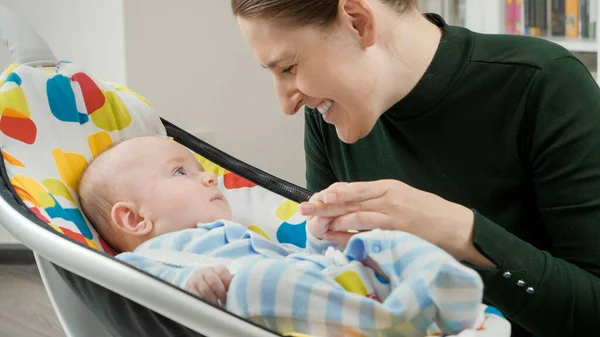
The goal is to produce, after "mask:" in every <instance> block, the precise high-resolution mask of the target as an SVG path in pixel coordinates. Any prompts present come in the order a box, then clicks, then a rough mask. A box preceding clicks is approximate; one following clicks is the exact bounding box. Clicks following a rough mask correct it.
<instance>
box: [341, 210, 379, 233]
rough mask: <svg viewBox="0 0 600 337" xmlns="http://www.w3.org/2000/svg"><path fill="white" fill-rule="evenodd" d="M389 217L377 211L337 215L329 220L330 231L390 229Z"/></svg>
mask: <svg viewBox="0 0 600 337" xmlns="http://www.w3.org/2000/svg"><path fill="white" fill-rule="evenodd" d="M390 220H391V219H390V217H389V216H387V215H386V214H384V213H379V212H356V213H350V214H345V215H342V216H339V217H337V218H335V219H333V220H332V221H331V223H330V224H329V230H330V231H331V232H347V231H349V230H356V231H365V230H371V229H375V228H381V229H390Z"/></svg>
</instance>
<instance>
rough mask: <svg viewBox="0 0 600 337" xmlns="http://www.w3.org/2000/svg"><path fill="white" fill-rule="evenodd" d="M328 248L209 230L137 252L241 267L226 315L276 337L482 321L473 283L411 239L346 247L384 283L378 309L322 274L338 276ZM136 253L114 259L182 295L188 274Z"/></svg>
mask: <svg viewBox="0 0 600 337" xmlns="http://www.w3.org/2000/svg"><path fill="white" fill-rule="evenodd" d="M330 246H333V247H336V245H334V244H332V243H329V242H325V241H320V240H317V239H315V238H314V237H312V236H311V235H310V233H307V244H306V247H307V248H306V249H300V248H298V247H296V246H292V245H285V244H279V243H275V242H272V241H269V240H267V239H265V238H264V237H262V236H261V235H259V234H257V233H255V232H253V231H251V230H249V229H247V228H246V227H244V226H242V225H239V224H236V223H233V222H229V221H216V222H214V223H209V224H198V226H197V228H195V229H189V230H185V231H180V232H175V233H170V234H165V235H162V236H160V237H157V238H154V239H152V240H150V241H147V242H146V243H144V244H142V245H141V246H140V247H138V249H136V251H138V250H140V249H149V248H159V249H171V250H178V251H183V252H188V253H194V254H198V255H210V256H215V257H227V258H233V259H243V260H244V264H243V267H241V268H240V269H239V270H238V271H237V273H236V274H235V276H234V278H233V280H232V282H231V285H230V288H229V292H228V297H227V309H228V310H230V311H231V312H233V313H235V314H238V315H240V316H242V317H245V318H248V319H250V320H253V321H255V322H257V323H258V324H262V325H266V326H267V327H268V328H271V329H275V330H278V331H283V332H285V331H294V332H302V333H307V334H313V335H318V336H329V335H348V334H352V333H354V332H359V333H361V334H363V335H372V336H383V335H394V336H423V335H425V332H426V330H427V328H429V327H430V326H432V324H435V325H436V326H437V327H438V328H439V329H441V331H442V332H443V333H446V334H456V333H458V332H460V331H462V330H464V329H469V328H471V327H473V325H474V324H475V322H476V320H477V319H478V317H479V315H480V309H481V307H480V306H481V301H482V295H483V283H482V281H481V278H480V277H479V275H478V274H477V273H476V272H475V271H473V270H471V269H469V268H467V267H466V266H463V265H462V264H460V263H459V262H457V261H456V260H455V259H454V258H452V257H451V256H450V255H449V254H447V253H446V252H444V251H443V250H442V249H439V248H438V247H436V246H434V245H432V244H430V243H428V242H426V241H425V240H422V239H420V238H419V237H416V236H414V235H411V234H408V233H404V232H400V231H382V230H373V231H370V232H363V233H360V234H357V235H355V236H354V237H353V238H352V239H351V240H350V242H349V243H348V246H347V247H345V249H344V251H343V253H344V256H345V257H346V258H347V259H348V260H350V261H354V260H359V261H363V260H364V259H365V258H366V257H367V256H368V257H370V258H371V259H373V260H374V261H375V262H376V263H377V264H378V265H379V266H380V267H381V269H382V270H383V271H384V272H385V274H386V275H387V276H388V278H389V280H390V284H389V286H390V291H391V293H390V295H389V296H387V298H384V299H381V300H382V301H381V302H380V301H377V300H374V299H371V298H368V297H366V296H363V295H361V294H358V293H354V292H349V291H347V290H345V289H344V288H343V287H342V285H340V284H339V283H338V282H336V281H335V279H333V278H332V277H330V276H328V274H326V273H325V272H326V271H328V270H331V268H343V266H342V267H340V266H339V265H336V264H335V262H334V261H332V259H331V258H329V257H326V256H324V255H323V254H324V252H325V251H326V249H327V248H328V247H330ZM336 248H341V247H336ZM136 251H134V252H132V253H123V254H120V255H118V256H117V258H119V259H121V260H123V261H125V262H127V263H130V264H132V265H134V266H136V267H138V268H140V269H142V270H145V271H147V272H149V273H151V274H153V275H156V276H157V277H159V278H161V279H163V280H165V281H167V282H170V283H172V284H174V285H176V286H179V287H182V288H183V287H185V285H186V282H187V280H188V279H189V277H190V275H191V274H192V273H193V272H194V270H195V267H186V266H178V265H176V264H167V263H161V262H157V261H154V260H151V259H147V258H144V257H141V256H139V255H138V254H136ZM199 258H202V257H201V256H199ZM363 281H365V282H368V280H363Z"/></svg>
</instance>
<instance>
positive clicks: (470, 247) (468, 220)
mask: <svg viewBox="0 0 600 337" xmlns="http://www.w3.org/2000/svg"><path fill="white" fill-rule="evenodd" d="M461 207H462V208H463V213H464V215H463V216H462V219H463V222H462V223H463V225H462V228H463V229H464V230H463V231H458V232H461V233H462V235H461V236H462V237H461V239H460V240H458V242H461V243H462V244H461V247H460V249H459V252H460V253H459V256H457V258H458V260H460V261H465V262H468V263H470V264H472V265H475V266H479V267H486V268H497V266H496V265H495V264H494V263H493V262H492V261H490V260H489V259H488V258H486V257H485V256H484V255H483V254H481V253H480V252H479V251H478V250H477V248H475V245H474V244H473V231H474V229H475V213H474V212H473V210H471V209H469V208H466V207H463V206H461Z"/></svg>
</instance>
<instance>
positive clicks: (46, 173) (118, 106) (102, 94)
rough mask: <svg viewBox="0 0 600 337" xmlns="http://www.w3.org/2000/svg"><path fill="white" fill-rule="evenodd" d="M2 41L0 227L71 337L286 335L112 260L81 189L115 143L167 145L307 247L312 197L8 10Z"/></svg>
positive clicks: (498, 328)
mask: <svg viewBox="0 0 600 337" xmlns="http://www.w3.org/2000/svg"><path fill="white" fill-rule="evenodd" d="M0 40H1V41H2V42H4V44H6V45H7V46H8V49H9V51H10V54H11V56H12V58H13V61H14V64H12V65H11V66H9V67H8V68H7V69H6V70H5V71H4V72H3V73H2V75H0V114H1V117H0V135H1V138H0V146H1V150H2V151H1V153H0V154H1V159H2V160H0V196H1V198H0V223H1V224H2V225H3V226H5V227H6V228H7V230H8V231H9V232H10V233H11V235H13V236H14V237H15V238H17V239H18V240H19V241H20V242H22V243H23V244H24V245H26V246H27V247H29V248H30V249H31V250H32V251H33V252H34V255H35V257H36V261H37V265H38V268H39V270H40V273H41V275H42V278H43V281H44V286H45V287H46V290H47V292H48V295H49V297H50V300H51V302H52V304H53V308H54V310H55V311H56V313H57V316H58V318H59V320H60V322H61V325H62V327H63V329H64V331H65V333H66V335H67V336H77V337H79V336H82V337H94V336H115V337H117V336H127V337H129V336H163V337H168V336H278V335H280V333H281V332H275V331H271V330H269V329H266V328H265V327H263V326H259V325H257V324H254V323H252V322H250V321H248V320H245V319H243V318H241V317H238V316H236V315H234V314H232V313H230V312H228V311H226V310H224V309H222V308H220V307H217V306H213V305H210V304H208V303H206V302H204V301H202V300H200V299H198V298H196V297H194V296H192V295H190V294H189V293H187V292H185V291H183V290H182V289H179V288H177V287H175V286H173V285H171V284H169V283H166V282H164V281H162V280H161V279H159V278H157V277H155V276H153V275H150V274H148V273H145V272H143V271H141V270H139V269H136V268H134V267H132V266H130V265H127V264H126V263H123V262H122V261H119V260H117V259H115V258H114V252H113V251H112V249H111V248H110V247H109V246H108V245H107V244H106V243H105V242H104V240H103V239H102V238H101V237H99V236H98V233H97V232H96V231H95V230H94V228H93V227H92V226H90V224H89V222H88V221H87V219H86V218H85V217H84V215H83V214H82V212H81V211H80V209H79V202H78V199H77V195H76V191H77V183H78V179H79V176H80V174H81V172H82V171H83V169H84V168H85V167H86V165H87V164H88V163H89V160H90V159H92V158H93V157H94V156H95V155H96V154H98V153H99V152H101V151H102V150H103V149H104V148H106V147H107V146H108V145H110V144H111V143H112V142H114V141H117V140H119V139H122V138H124V137H131V136H140V135H156V136H163V137H171V138H172V139H173V141H176V142H179V143H180V144H182V145H184V146H186V147H187V148H188V149H189V150H191V151H193V152H194V154H195V156H196V158H197V159H198V160H199V161H200V162H201V163H202V164H203V166H204V167H205V169H206V170H208V171H212V172H214V173H215V174H217V176H218V177H219V179H218V182H219V187H220V189H221V190H222V191H223V192H224V195H225V196H226V197H227V198H228V199H229V201H230V203H231V205H232V209H233V212H234V214H233V216H234V220H235V221H237V222H240V223H243V224H246V225H248V226H249V228H250V229H252V230H254V231H256V232H258V233H259V234H261V235H263V236H264V237H266V238H267V239H270V240H274V241H277V242H281V243H291V244H294V245H297V246H300V247H303V246H304V243H305V240H306V234H305V220H304V219H303V217H301V216H300V215H299V214H298V213H297V206H298V203H299V202H302V201H304V200H307V199H308V198H309V197H310V193H309V191H307V190H305V189H303V188H301V187H298V186H295V185H293V184H291V183H289V182H286V181H284V180H282V179H279V178H277V177H275V176H273V175H270V174H268V173H266V172H263V171H261V170H259V169H257V168H255V167H252V166H250V165H248V164H246V163H244V162H242V161H240V160H238V159H236V158H234V157H232V156H230V155H228V154H226V153H224V152H223V151H221V150H219V149H217V148H215V147H213V146H210V145H209V144H207V143H205V142H203V141H202V140H199V139H197V138H196V137H194V136H192V135H190V134H189V133H187V132H186V131H185V130H183V129H181V128H179V127H177V126H175V125H173V124H171V123H169V122H168V121H166V120H164V119H162V118H161V117H160V116H159V115H158V114H157V112H156V111H154V109H153V108H152V106H151V104H150V103H149V102H148V101H147V100H146V99H144V97H142V96H141V95H139V94H138V93H136V92H134V91H132V90H131V89H129V88H127V87H125V86H123V85H118V84H114V83H111V82H107V81H103V80H100V79H98V78H96V77H94V76H93V75H92V74H89V73H87V72H86V71H85V70H84V69H83V68H82V67H79V66H78V65H76V64H74V63H70V62H65V61H62V62H57V60H56V59H55V58H54V55H53V54H52V52H51V51H50V49H49V48H48V46H47V45H46V44H45V43H44V42H43V41H42V40H41V38H40V37H39V36H38V35H37V34H36V33H35V32H34V31H33V30H32V29H31V28H30V27H28V26H27V25H26V24H25V23H24V22H23V21H21V20H19V19H18V18H17V17H16V16H15V15H14V13H12V12H10V11H9V10H8V9H7V8H5V7H2V6H0ZM494 317H497V316H496V315H495V314H494V313H493V312H489V313H487V314H486V321H484V322H482V323H481V324H480V326H479V329H478V330H477V331H475V330H473V331H471V332H472V333H473V334H472V336H498V337H502V336H508V335H507V331H509V330H507V327H506V325H503V324H500V325H495V324H497V323H496V321H495V320H494ZM508 329H509V328H508ZM486 333H491V334H486ZM508 333H509V332H508ZM293 334H294V332H293V331H289V333H287V335H293ZM469 336H471V335H469Z"/></svg>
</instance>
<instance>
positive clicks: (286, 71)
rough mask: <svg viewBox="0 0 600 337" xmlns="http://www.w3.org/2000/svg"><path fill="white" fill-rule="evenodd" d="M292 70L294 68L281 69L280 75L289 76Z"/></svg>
mask: <svg viewBox="0 0 600 337" xmlns="http://www.w3.org/2000/svg"><path fill="white" fill-rule="evenodd" d="M293 69H294V66H289V67H287V68H285V69H283V71H282V73H285V74H289V73H291V72H292V70H293Z"/></svg>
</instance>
